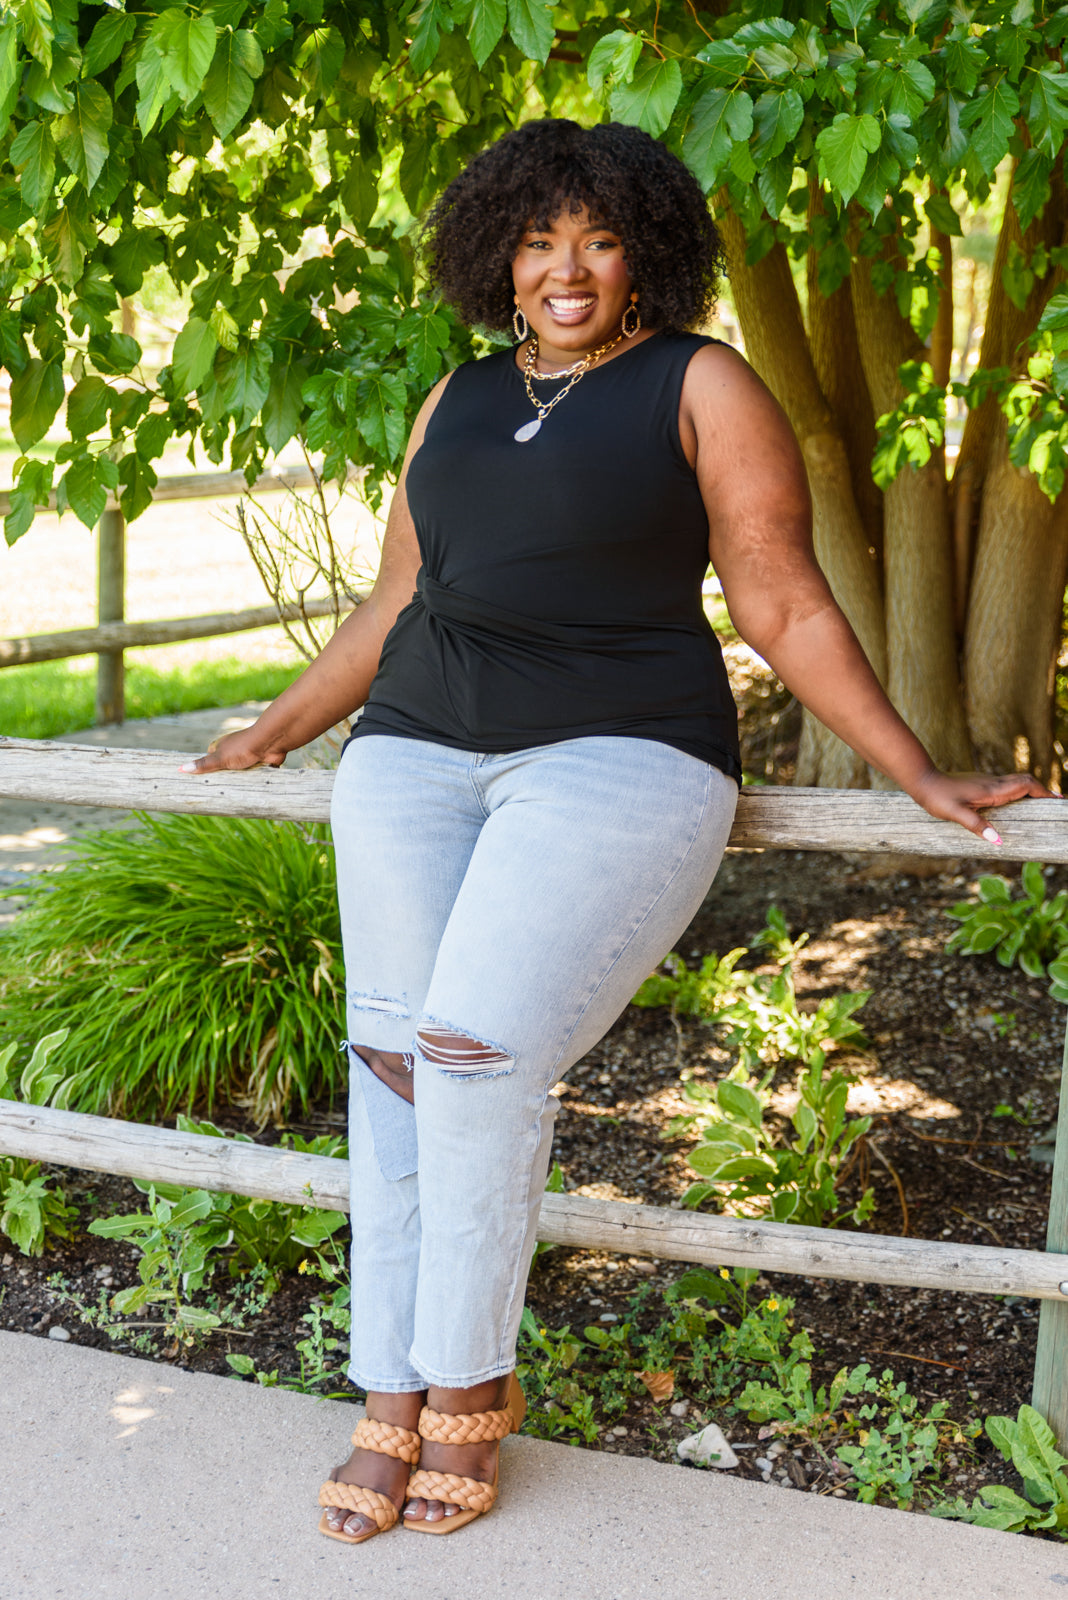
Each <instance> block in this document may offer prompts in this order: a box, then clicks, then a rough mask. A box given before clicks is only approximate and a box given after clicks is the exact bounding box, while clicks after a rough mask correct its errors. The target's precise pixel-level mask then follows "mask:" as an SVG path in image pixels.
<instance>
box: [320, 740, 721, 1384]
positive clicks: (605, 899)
mask: <svg viewBox="0 0 1068 1600" xmlns="http://www.w3.org/2000/svg"><path fill="white" fill-rule="evenodd" d="M737 794H738V791H737V787H736V785H735V783H734V782H733V780H732V779H730V778H728V777H726V776H725V775H724V774H723V773H722V772H720V771H718V770H717V769H716V768H715V767H712V766H709V765H708V764H707V763H705V762H703V761H699V760H697V759H696V757H694V756H688V755H685V754H683V753H682V752H681V751H679V750H675V749H674V748H672V747H671V746H669V745H666V744H661V743H658V742H656V741H653V740H649V739H636V738H623V737H604V738H602V737H590V738H582V739H572V740H567V741H565V742H563V743H559V744H551V745H541V746H538V747H537V748H535V749H530V750H522V751H519V752H513V753H510V754H504V755H481V754H473V753H471V752H469V751H462V750H453V749H450V748H448V747H446V746H444V745H438V744H430V743H424V742H422V741H419V740H412V739H399V738H393V737H391V736H389V735H383V734H373V735H372V734H368V735H366V736H365V737H363V738H360V739H356V740H354V742H353V743H352V744H351V745H350V746H349V747H348V749H347V750H346V752H345V755H344V757H343V759H342V761H341V765H340V767H339V769H338V773H337V778H336V781H335V785H334V798H333V809H332V819H331V820H332V826H333V835H334V846H335V850H336V856H337V875H338V894H339V898H340V903H341V920H342V934H343V939H344V948H345V970H346V973H347V1025H348V1034H349V1039H350V1040H351V1043H352V1044H353V1045H366V1046H369V1047H371V1048H372V1049H375V1050H385V1051H401V1052H410V1053H412V1054H413V1055H414V1061H415V1064H414V1069H413V1070H414V1084H415V1108H414V1109H413V1108H412V1107H411V1106H409V1105H408V1104H407V1102H406V1101H404V1100H402V1099H401V1098H400V1097H399V1096H398V1095H396V1094H395V1093H394V1092H393V1091H392V1090H391V1089H389V1088H387V1087H386V1085H385V1084H383V1083H382V1082H381V1081H380V1080H379V1079H378V1078H376V1077H375V1075H374V1074H373V1073H372V1072H371V1071H370V1069H369V1068H368V1067H367V1066H366V1065H365V1064H364V1063H363V1062H362V1061H361V1059H360V1058H359V1057H358V1056H357V1055H356V1054H355V1053H354V1052H353V1051H352V1050H351V1049H350V1052H349V1061H350V1080H351V1082H350V1094H349V1125H350V1126H349V1134H350V1145H349V1156H350V1161H351V1165H352V1362H351V1366H350V1367H349V1376H350V1377H351V1378H352V1381H353V1382H354V1383H356V1384H358V1385H360V1387H361V1388H364V1389H376V1390H380V1391H385V1392H388V1393H408V1392H412V1391H415V1390H420V1389H424V1388H426V1387H427V1385H428V1383H433V1384H436V1385H439V1386H442V1387H445V1388H457V1389H465V1388H468V1387H470V1386H471V1385H472V1384H476V1383H481V1382H483V1381H485V1380H487V1379H490V1378H494V1377H499V1376H503V1375H504V1374H505V1373H507V1372H510V1371H511V1369H512V1368H513V1367H514V1365H515V1344H516V1335H517V1332H518V1327H519V1319H520V1317H521V1315H522V1309H523V1296H524V1290H525V1287H526V1279H527V1273H528V1271H529V1268H530V1260H531V1255H532V1253H533V1249H534V1244H535V1240H536V1227H537V1221H538V1211H539V1206H540V1202H541V1196H542V1193H543V1191H544V1187H545V1180H546V1174H547V1172H548V1166H549V1151H550V1147H551V1144H552V1127H553V1120H554V1117H555V1114H556V1110H557V1100H556V1097H555V1096H553V1095H550V1093H549V1091H550V1089H551V1088H552V1086H553V1085H554V1084H555V1083H556V1082H557V1081H558V1079H560V1078H561V1077H563V1076H564V1074H565V1073H566V1072H567V1071H568V1069H569V1068H570V1067H572V1066H573V1065H574V1063H575V1062H576V1061H578V1060H579V1058H580V1057H581V1056H583V1055H584V1054H585V1053H586V1052H587V1051H588V1050H590V1049H591V1048H592V1047H593V1045H594V1044H596V1042H597V1041H598V1039H600V1038H601V1036H602V1035H603V1034H604V1033H605V1032H606V1031H607V1029H608V1028H609V1027H610V1026H611V1024H612V1023H613V1022H614V1021H615V1019H616V1017H618V1016H619V1014H620V1012H621V1011H622V1010H623V1008H624V1006H625V1005H626V1004H627V1002H628V1001H629V999H630V998H631V996H632V995H633V994H634V992H635V990H636V989H637V988H638V986H639V984H641V982H642V981H643V980H644V979H645V978H646V977H647V976H648V975H649V973H650V972H651V971H652V970H653V968H654V967H655V966H656V965H657V963H658V962H659V961H660V960H662V959H663V957H664V956H665V955H666V953H667V951H668V950H669V949H670V948H671V946H672V944H673V943H674V942H675V941H676V940H677V939H678V937H679V935H680V934H681V933H682V932H683V931H684V930H685V928H686V926H687V924H688V923H689V922H690V920H691V918H692V917H693V916H694V914H695V912H696V911H697V909H698V907H699V906H700V904H701V901H702V900H703V898H704V896H705V894H706V892H707V890H708V887H709V885H710V883H711V882H712V879H713V877H714V875H715V872H716V869H717V867H718V865H719V862H720V858H721V857H722V854H723V850H724V847H725V845H726V843H727V836H728V834H729V832H730V826H731V821H732V818H733V816H734V808H735V803H736V800H737ZM421 1028H422V1029H425V1030H427V1031H428V1032H438V1033H441V1032H443V1031H444V1032H446V1033H453V1032H456V1033H459V1034H462V1035H465V1036H468V1037H469V1038H470V1039H473V1040H480V1041H481V1042H482V1043H483V1044H484V1045H485V1046H486V1047H487V1048H486V1050H485V1051H484V1052H482V1053H481V1057H477V1058H476V1059H475V1060H474V1062H472V1060H471V1058H470V1057H466V1058H465V1057H463V1056H460V1055H457V1056H456V1057H455V1059H454V1060H452V1061H450V1060H449V1052H448V1051H445V1052H442V1051H440V1050H439V1051H435V1050H433V1049H431V1048H429V1046H428V1049H427V1051H426V1052H425V1053H424V1052H423V1051H421V1049H420V1042H419V1039H418V1038H417V1034H418V1031H419V1030H420V1029H421ZM428 1057H430V1058H431V1059H428ZM472 1067H473V1068H474V1070H472Z"/></svg>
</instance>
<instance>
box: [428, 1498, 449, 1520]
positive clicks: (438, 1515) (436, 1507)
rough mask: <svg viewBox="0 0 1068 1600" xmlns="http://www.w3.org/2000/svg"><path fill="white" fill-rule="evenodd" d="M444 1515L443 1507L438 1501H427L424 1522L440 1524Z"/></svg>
mask: <svg viewBox="0 0 1068 1600" xmlns="http://www.w3.org/2000/svg"><path fill="white" fill-rule="evenodd" d="M444 1515H445V1507H444V1506H443V1505H442V1503H441V1501H440V1500H428V1501H427V1503H426V1520H427V1521H428V1522H440V1521H441V1519H442V1517H443V1516H444Z"/></svg>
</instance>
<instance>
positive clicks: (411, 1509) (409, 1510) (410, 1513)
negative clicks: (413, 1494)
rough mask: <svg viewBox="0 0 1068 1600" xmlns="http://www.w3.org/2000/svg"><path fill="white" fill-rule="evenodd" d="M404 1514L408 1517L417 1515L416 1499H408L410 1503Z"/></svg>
mask: <svg viewBox="0 0 1068 1600" xmlns="http://www.w3.org/2000/svg"><path fill="white" fill-rule="evenodd" d="M404 1515H405V1516H406V1517H414V1515H415V1501H414V1500H409V1501H408V1504H407V1505H406V1506H405V1508H404Z"/></svg>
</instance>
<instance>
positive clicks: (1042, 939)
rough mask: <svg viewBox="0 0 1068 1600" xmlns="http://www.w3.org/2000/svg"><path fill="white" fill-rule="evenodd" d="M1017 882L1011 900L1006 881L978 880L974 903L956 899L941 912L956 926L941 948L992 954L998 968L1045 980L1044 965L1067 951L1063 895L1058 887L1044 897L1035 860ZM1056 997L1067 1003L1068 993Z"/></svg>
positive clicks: (1066, 896)
mask: <svg viewBox="0 0 1068 1600" xmlns="http://www.w3.org/2000/svg"><path fill="white" fill-rule="evenodd" d="M1020 878H1021V883H1022V885H1023V891H1024V896H1023V899H1022V900H1014V899H1013V898H1012V894H1011V890H1010V885H1009V882H1008V880H1007V879H1006V878H995V877H993V876H990V875H987V876H984V877H982V878H980V879H979V895H978V899H977V900H959V901H958V902H957V904H956V905H955V906H951V907H950V908H949V910H948V911H947V912H946V916H947V917H952V918H953V920H954V922H959V923H960V927H959V928H958V929H957V931H956V933H954V934H953V935H952V936H951V938H950V939H949V940H948V942H947V944H946V949H947V950H954V951H957V952H958V953H959V954H960V955H962V956H973V955H982V954H984V953H985V952H986V951H988V950H993V951H994V952H995V953H996V955H997V959H998V961H999V962H1000V963H1001V965H1002V966H1003V967H1011V966H1012V964H1013V962H1016V963H1017V964H1018V965H1019V966H1021V967H1022V968H1023V970H1024V971H1025V972H1026V973H1027V975H1028V977H1030V978H1042V977H1044V976H1045V974H1046V963H1047V962H1048V961H1049V962H1055V961H1056V959H1057V957H1058V956H1060V955H1061V953H1062V952H1063V951H1065V950H1066V948H1068V891H1066V890H1064V889H1062V890H1061V891H1060V893H1059V894H1055V895H1053V896H1052V897H1051V898H1048V899H1047V897H1046V880H1045V878H1044V877H1043V876H1042V868H1041V867H1040V866H1039V864H1038V862H1037V861H1029V862H1028V863H1027V864H1026V866H1025V867H1024V869H1023V871H1022V873H1021V875H1020ZM1052 975H1053V974H1051V976H1052ZM1056 998H1057V999H1068V994H1065V995H1057V996H1056Z"/></svg>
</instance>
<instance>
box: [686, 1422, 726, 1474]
mask: <svg viewBox="0 0 1068 1600" xmlns="http://www.w3.org/2000/svg"><path fill="white" fill-rule="evenodd" d="M675 1454H676V1455H677V1456H678V1458H679V1460H680V1461H692V1462H693V1463H694V1465H695V1466H699V1467H718V1468H719V1469H720V1470H721V1471H722V1472H728V1471H729V1470H730V1469H731V1467H736V1466H737V1465H738V1457H737V1456H736V1455H735V1453H734V1451H733V1450H732V1449H731V1447H730V1445H729V1444H728V1443H727V1441H726V1439H725V1438H724V1436H723V1430H722V1428H720V1427H719V1426H718V1424H717V1423H715V1422H710V1423H709V1424H708V1426H707V1427H705V1428H702V1429H701V1431H700V1433H691V1434H689V1435H688V1436H687V1437H686V1438H685V1439H682V1440H680V1441H679V1444H678V1445H677V1446H676V1449H675Z"/></svg>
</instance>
